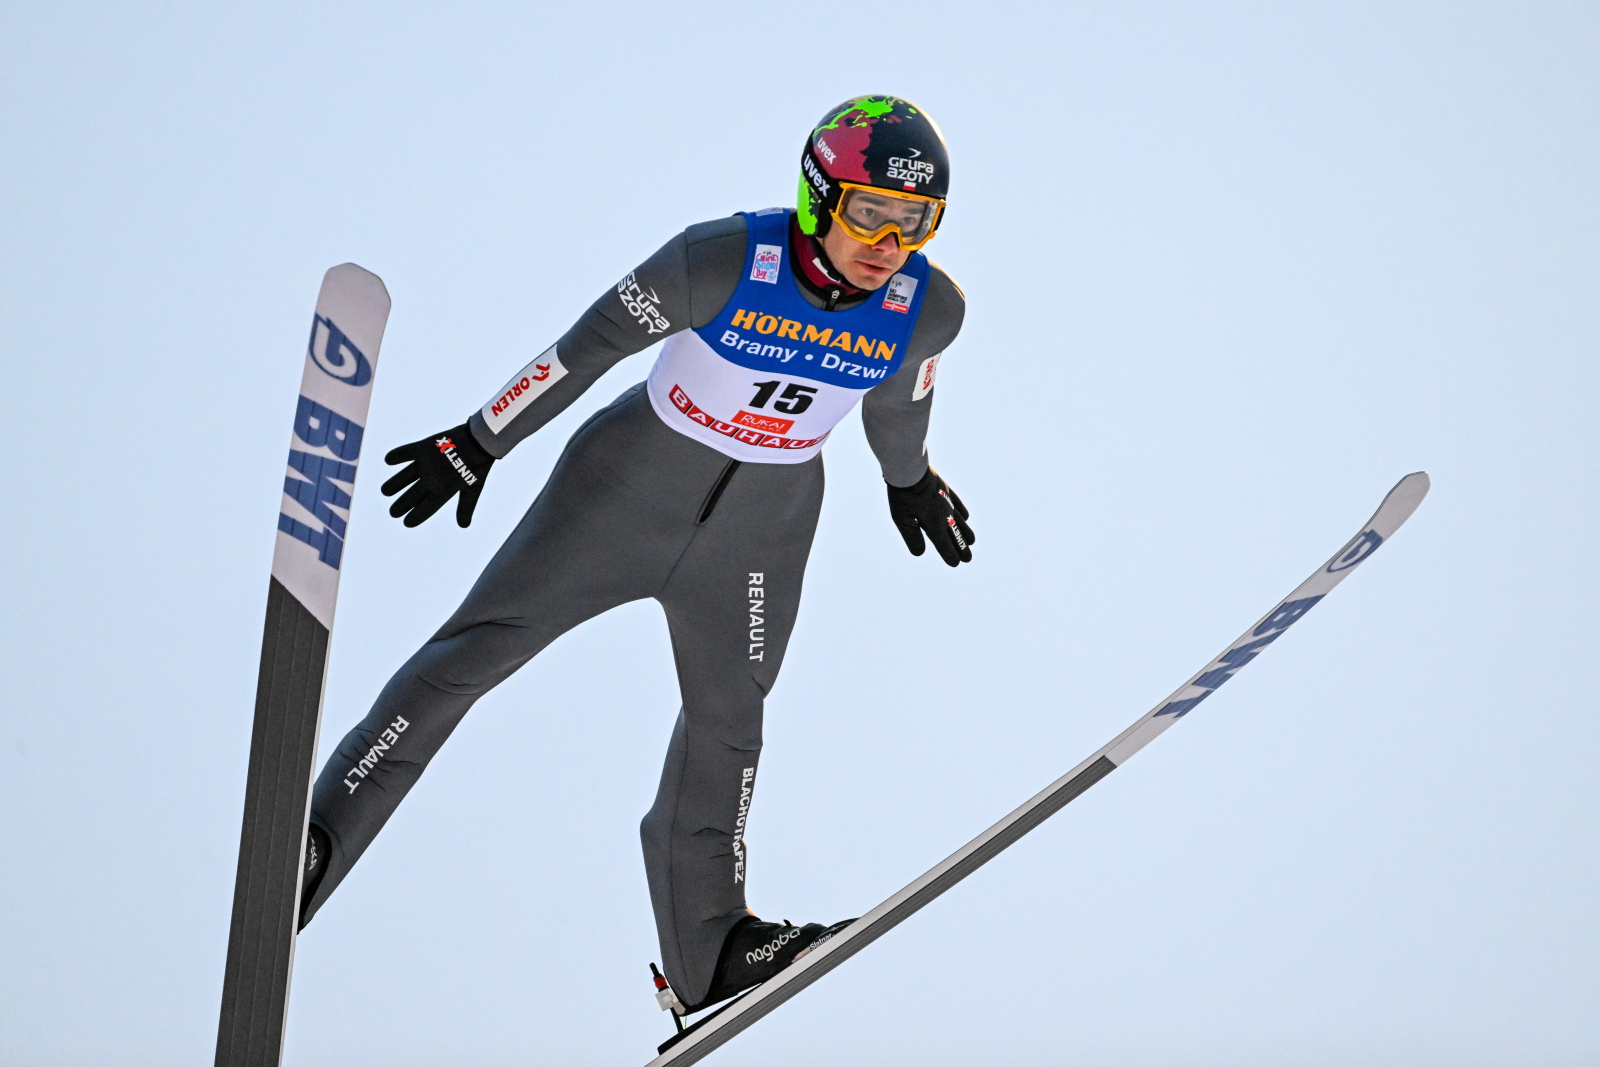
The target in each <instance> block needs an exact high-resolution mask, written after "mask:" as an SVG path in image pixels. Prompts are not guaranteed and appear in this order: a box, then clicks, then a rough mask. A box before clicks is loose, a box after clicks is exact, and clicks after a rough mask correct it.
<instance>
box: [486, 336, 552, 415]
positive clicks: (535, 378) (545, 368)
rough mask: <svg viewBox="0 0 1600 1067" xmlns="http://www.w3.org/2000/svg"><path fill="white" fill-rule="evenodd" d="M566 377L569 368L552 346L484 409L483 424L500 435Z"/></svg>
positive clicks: (513, 379)
mask: <svg viewBox="0 0 1600 1067" xmlns="http://www.w3.org/2000/svg"><path fill="white" fill-rule="evenodd" d="M566 374H567V368H565V367H563V366H562V365H561V360H560V359H559V358H557V356H556V346H555V345H551V346H550V347H549V348H547V349H545V351H544V352H543V353H542V354H541V355H540V356H539V358H537V359H535V360H534V361H533V362H532V363H530V364H528V365H527V366H526V367H523V368H522V369H521V370H520V371H518V372H517V373H516V374H515V375H513V376H512V378H511V380H510V381H509V382H507V383H506V384H505V386H504V388H502V389H501V390H500V392H498V393H496V394H495V396H494V399H493V400H490V401H489V402H488V403H487V404H485V405H483V421H484V422H485V423H486V424H487V425H488V427H489V430H490V432H491V433H499V432H500V431H501V430H503V429H505V427H506V425H507V424H508V423H510V422H511V420H512V419H514V418H516V417H517V416H518V415H520V414H521V413H522V411H523V409H525V408H526V407H527V406H528V405H529V404H531V403H532V402H533V401H534V400H535V399H536V398H537V397H539V396H540V394H542V393H543V392H544V391H545V390H546V389H548V388H550V387H551V386H552V385H554V384H556V383H557V382H559V381H560V380H561V379H562V378H564V377H566Z"/></svg>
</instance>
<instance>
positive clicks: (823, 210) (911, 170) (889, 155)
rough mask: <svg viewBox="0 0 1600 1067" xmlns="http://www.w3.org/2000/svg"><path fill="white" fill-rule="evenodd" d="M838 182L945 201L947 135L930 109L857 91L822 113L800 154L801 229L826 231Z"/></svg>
mask: <svg viewBox="0 0 1600 1067" xmlns="http://www.w3.org/2000/svg"><path fill="white" fill-rule="evenodd" d="M840 182H854V183H856V184H858V185H871V186H874V187H876V188H879V189H892V190H894V191H896V192H914V193H916V194H918V195H919V196H930V197H935V198H937V199H940V200H943V199H945V197H946V196H947V195H948V193H949V188H950V155H949V151H948V150H947V149H946V147H945V143H944V134H942V133H941V132H940V131H939V127H938V124H936V123H935V122H934V121H933V119H931V118H929V117H928V114H927V112H925V111H923V110H922V109H921V108H919V107H917V106H916V105H915V104H912V103H911V102H910V101H908V100H902V99H901V98H900V97H897V96H858V97H855V98H854V99H852V100H846V101H845V102H844V103H842V104H840V105H839V106H838V107H836V108H833V109H832V110H831V111H829V112H828V113H827V114H826V115H824V116H823V118H822V121H821V122H819V123H817V125H816V128H815V129H813V130H812V131H811V136H810V137H808V138H806V146H805V150H804V151H803V152H802V153H801V155H800V192H799V199H798V202H797V204H796V207H797V209H798V212H799V221H800V229H801V231H802V232H804V233H808V234H813V235H820V234H823V233H826V232H827V227H828V221H829V215H830V214H831V213H832V212H833V210H834V209H835V208H836V207H838V206H839V198H840V195H841V193H842V190H841V188H840V185H839V183H840Z"/></svg>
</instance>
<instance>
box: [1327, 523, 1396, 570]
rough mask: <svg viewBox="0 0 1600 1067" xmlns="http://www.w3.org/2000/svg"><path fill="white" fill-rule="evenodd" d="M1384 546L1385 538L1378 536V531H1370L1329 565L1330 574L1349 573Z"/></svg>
mask: <svg viewBox="0 0 1600 1067" xmlns="http://www.w3.org/2000/svg"><path fill="white" fill-rule="evenodd" d="M1381 544H1383V538H1382V537H1379V536H1378V532H1377V531H1376V530H1368V531H1367V532H1366V533H1364V534H1362V535H1361V536H1359V537H1357V538H1356V540H1355V543H1354V544H1352V545H1351V546H1350V547H1349V548H1348V549H1347V550H1346V551H1344V552H1342V553H1340V554H1339V558H1338V559H1336V560H1334V561H1333V562H1332V563H1330V564H1328V573H1329V574H1338V573H1339V572H1340V571H1347V570H1349V569H1350V568H1351V567H1354V566H1355V565H1356V564H1357V563H1360V562H1361V561H1362V560H1364V559H1366V558H1367V557H1368V556H1370V555H1372V554H1373V553H1374V552H1376V551H1378V546H1379V545H1381Z"/></svg>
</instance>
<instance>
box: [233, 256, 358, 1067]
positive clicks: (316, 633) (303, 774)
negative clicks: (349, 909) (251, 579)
mask: <svg viewBox="0 0 1600 1067" xmlns="http://www.w3.org/2000/svg"><path fill="white" fill-rule="evenodd" d="M388 319H389V293H388V290H386V289H385V288H384V285H383V281H382V279H380V278H379V277H378V276H377V275H376V274H372V273H369V272H368V271H365V270H362V269H361V268H360V267H358V266H356V265H355V264H354V263H345V264H342V265H340V266H337V267H334V268H333V269H331V270H329V271H328V273H327V274H326V275H324V276H323V279H322V290H321V292H320V293H318V295H317V309H316V313H315V315H314V316H313V317H312V320H311V339H310V341H309V342H307V345H306V357H305V370H304V372H303V373H302V375H301V378H300V400H299V404H298V406H297V407H296V409H295V416H294V434H293V436H292V437H291V438H290V439H289V465H288V470H287V472H286V476H285V478H284V482H283V502H282V505H281V507H280V509H279V513H278V538H277V545H276V547H275V549H274V550H273V554H272V576H271V578H270V580H269V582H268V586H267V622H266V632H265V635H264V636H263V637H262V641H261V670H260V674H259V675H258V677H257V682H256V710H255V723H254V726H253V727H252V729H251V733H250V764H249V775H248V778H247V779H246V784H245V799H244V826H243V830H242V831H241V833H240V835H239V868H238V874H237V875H236V877H235V880H234V888H233V920H232V924H231V926H230V928H229V931H228V962H227V967H226V969H225V970H224V972H223V984H222V1015H221V1020H220V1022H219V1024H218V1027H217V1058H216V1067H278V1065H279V1063H280V1062H281V1060H282V1056H283V1026H284V1017H285V1015H286V1013H287V1011H288V1006H289V976H290V971H291V969H292V968H293V966H294V940H295V932H296V928H297V926H298V922H297V920H298V917H299V915H300V868H301V864H302V863H303V862H304V860H303V850H304V848H305V840H306V824H307V821H308V819H309V817H310V805H311V783H312V775H313V772H314V770H315V763H314V761H315V759H316V755H317V731H318V728H319V727H320V725H321V719H322V688H323V682H324V680H325V679H326V677H327V665H328V639H329V636H330V633H331V632H332V630H333V608H334V601H335V600H336V599H337V597H338V594H339V567H340V564H341V563H342V562H343V560H344V542H345V534H346V528H347V524H348V523H349V521H350V504H351V495H352V493H353V492H354V491H355V480H356V464H357V462H358V460H359V459H360V456H361V437H362V432H363V427H364V426H365V424H366V421H367V406H368V404H369V403H370V402H371V400H372V376H373V372H374V371H375V370H376V368H377V362H378V346H379V344H380V343H381V342H382V341H383V328H384V325H385V323H387V321H388Z"/></svg>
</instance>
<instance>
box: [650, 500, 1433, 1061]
mask: <svg viewBox="0 0 1600 1067" xmlns="http://www.w3.org/2000/svg"><path fill="white" fill-rule="evenodd" d="M1429 487H1430V483H1429V480H1428V475H1427V474H1426V473H1425V472H1421V471H1419V472H1417V473H1416V474H1408V475H1406V476H1405V477H1404V478H1402V479H1400V481H1399V482H1398V483H1397V484H1396V485H1395V487H1394V488H1393V489H1391V490H1390V491H1389V494H1388V495H1387V496H1385V497H1384V498H1383V503H1382V504H1380V505H1379V506H1378V510H1377V511H1376V512H1374V513H1373V515H1372V518H1371V519H1369V520H1367V523H1366V525H1365V526H1363V527H1362V528H1361V530H1360V532H1359V533H1357V534H1356V535H1355V536H1354V537H1352V538H1351V539H1350V540H1349V541H1347V542H1345V545H1344V547H1343V548H1341V549H1339V551H1338V552H1335V553H1334V554H1333V557H1332V558H1331V559H1329V560H1328V562H1327V563H1325V564H1324V565H1323V566H1321V567H1319V568H1318V569H1317V571H1316V572H1315V573H1314V574H1312V575H1311V577H1310V578H1307V579H1306V580H1305V581H1304V582H1301V583H1300V585H1299V586H1297V587H1296V588H1295V590H1294V592H1292V593H1290V594H1289V595H1288V596H1286V597H1284V598H1283V599H1282V600H1280V601H1279V602H1278V604H1277V606H1276V607H1274V608H1273V609H1272V610H1271V611H1269V612H1267V613H1266V614H1265V615H1263V616H1262V617H1261V619H1260V620H1259V621H1257V623H1256V624H1255V625H1254V626H1252V627H1250V629H1248V630H1246V631H1245V632H1244V633H1243V634H1241V635H1240V636H1239V638H1238V640H1236V641H1234V642H1233V643H1232V644H1230V645H1229V646H1228V647H1227V648H1225V649H1224V650H1223V651H1222V653H1221V655H1219V656H1217V657H1216V658H1215V659H1213V660H1212V661H1211V662H1210V663H1208V664H1206V666H1204V667H1202V668H1201V669H1200V670H1199V671H1198V672H1197V673H1196V674H1195V675H1194V677H1192V678H1190V679H1189V680H1188V681H1187V682H1185V683H1184V684H1183V685H1181V686H1179V687H1178V688H1177V690H1175V691H1174V692H1173V693H1172V695H1171V696H1169V697H1168V698H1167V699H1166V700H1163V701H1162V702H1161V703H1159V704H1157V705H1156V706H1155V707H1154V708H1151V709H1150V710H1149V711H1148V712H1146V713H1145V714H1144V715H1143V716H1141V717H1140V718H1139V720H1138V721H1137V722H1135V723H1134V724H1133V725H1132V726H1130V727H1128V728H1127V729H1126V730H1124V731H1123V732H1122V733H1120V734H1118V735H1117V736H1116V737H1115V738H1114V739H1113V740H1112V741H1111V742H1110V743H1109V744H1107V745H1106V746H1105V747H1103V748H1101V749H1100V750H1099V751H1098V752H1096V753H1095V754H1094V755H1092V756H1090V757H1089V758H1088V759H1086V760H1084V761H1083V762H1082V763H1080V764H1078V765H1077V766H1076V767H1074V768H1072V770H1070V771H1068V772H1067V773H1066V774H1064V775H1062V776H1061V777H1060V778H1058V779H1056V780H1055V781H1054V782H1052V783H1051V784H1050V785H1049V786H1047V787H1046V788H1045V789H1044V790H1043V791H1041V792H1039V793H1038V794H1036V795H1035V796H1033V797H1032V798H1030V799H1029V800H1028V801H1027V802H1026V803H1024V804H1023V805H1022V806H1021V807H1019V808H1017V809H1016V810H1015V811H1013V812H1012V813H1011V814H1009V815H1007V816H1006V817H1005V818H1003V819H1001V820H1000V821H999V822H997V823H995V824H994V825H993V826H991V827H989V828H988V829H987V830H985V831H984V832H983V833H981V834H979V835H978V836H977V837H975V838H973V839H972V840H971V841H969V842H967V843H966V844H965V845H963V846H961V848H959V849H957V850H956V851H955V852H954V853H952V854H951V855H950V856H948V857H946V858H945V860H944V861H943V862H942V863H940V864H938V865H937V866H936V867H934V868H933V869H932V870H930V871H928V872H927V873H926V874H924V875H922V876H921V877H920V878H918V879H917V880H916V881H914V882H912V883H911V884H910V885H908V886H906V887H905V888H904V889H902V890H900V891H899V892H898V893H896V894H895V895H894V896H892V897H890V898H889V899H888V900H886V901H884V902H883V903H882V904H880V905H878V906H877V907H876V908H874V909H872V910H871V911H869V912H868V913H867V914H865V915H863V916H862V917H861V918H859V919H857V920H856V921H855V922H853V923H851V924H850V925H849V926H847V927H845V928H844V929H843V930H842V931H840V932H839V934H838V935H837V936H835V937H833V938H832V939H831V940H829V941H828V942H827V943H826V944H824V945H822V946H820V947H819V948H818V949H817V950H816V951H814V952H811V953H808V954H806V955H805V956H804V957H802V958H800V959H797V960H796V961H795V962H794V963H793V964H791V965H790V966H788V967H786V968H785V969H783V970H782V971H779V972H778V973H777V974H776V975H775V976H773V977H772V978H771V979H769V980H768V981H766V982H765V983H763V984H762V985H759V986H757V987H756V988H755V989H753V990H751V991H750V992H749V993H746V994H745V995H744V996H743V997H742V998H741V999H739V1000H738V1001H735V1002H734V1003H732V1004H731V1005H728V1006H727V1007H726V1009H725V1010H723V1011H722V1012H721V1015H720V1016H719V1017H718V1018H717V1019H714V1020H707V1021H706V1025H705V1026H700V1027H698V1028H697V1029H695V1030H694V1032H693V1033H689V1032H688V1031H687V1030H686V1031H685V1034H684V1036H683V1038H682V1040H680V1041H676V1042H675V1043H674V1044H672V1046H671V1047H670V1048H667V1049H666V1050H665V1051H664V1052H662V1054H661V1055H659V1056H657V1057H656V1058H655V1059H653V1060H651V1061H650V1063H649V1064H648V1065H647V1067H667V1064H673V1065H675V1067H687V1065H688V1064H691V1063H697V1062H699V1061H700V1060H701V1059H704V1058H705V1057H706V1056H707V1055H709V1054H710V1053H712V1052H713V1051H715V1050H716V1049H718V1048H720V1047H721V1046H722V1045H724V1044H726V1043H727V1042H728V1041H730V1040H731V1039H732V1038H734V1037H735V1036H737V1035H738V1034H739V1033H741V1032H742V1031H744V1030H745V1029H747V1028H748V1027H749V1026H751V1025H752V1024H753V1023H755V1022H756V1021H757V1020H759V1019H761V1018H762V1017H763V1016H765V1015H766V1014H767V1013H769V1012H771V1011H772V1010H773V1009H775V1008H777V1007H778V1006H779V1005H781V1004H783V1003H784V1002H785V1001H787V1000H789V998H791V997H793V996H794V995H795V994H797V993H799V992H800V991H801V990H802V989H804V988H806V987H807V986H809V985H810V984H811V983H812V982H815V981H816V980H817V979H819V978H821V977H822V976H823V975H825V974H827V973H828V972H829V971H831V970H833V969H834V968H835V967H837V966H839V965H840V964H841V963H843V962H844V961H845V960H847V959H849V958H850V957H851V956H854V955H855V954H856V953H857V952H860V951H861V950H862V949H864V948H866V947H867V946H868V945H870V944H871V943H872V942H874V941H876V940H877V939H878V938H880V937H882V936H883V935H884V934H886V933H888V932H889V931H890V930H892V929H894V927H896V926H898V925H899V924H900V923H902V922H904V921H905V920H906V919H908V918H910V917H911V916H912V915H914V914H915V913H916V912H918V911H920V910H921V909H922V908H924V907H926V906H927V905H928V904H929V903H930V902H931V901H933V900H935V899H936V898H938V897H939V896H940V895H942V894H943V893H944V892H945V891H946V890H948V889H949V888H950V887H951V886H953V885H955V884H956V883H957V882H959V881H961V880H962V879H963V878H965V877H967V875H969V874H971V873H972V872H973V871H975V870H977V869H978V868H979V867H982V866H983V865H984V864H985V863H988V862H989V861H990V860H991V859H993V858H994V857H995V856H998V855H999V854H1000V853H1001V852H1003V851H1005V850H1006V849H1007V848H1009V847H1010V846H1011V845H1013V844H1015V843H1016V842H1017V841H1018V840H1020V839H1021V838H1022V837H1023V835H1025V834H1027V833H1028V831H1030V830H1032V829H1033V828H1034V827H1036V826H1038V825H1039V824H1040V823H1042V822H1044V821H1045V820H1046V819H1048V818H1049V817H1050V816H1051V815H1054V814H1055V813H1056V812H1058V811H1060V810H1061V809H1062V808H1064V807H1066V806H1067V805H1068V804H1069V803H1071V802H1072V801H1074V800H1076V799H1077V798H1078V797H1080V796H1082V795H1083V794H1084V793H1085V792H1087V791H1088V790H1089V789H1090V787H1092V786H1093V785H1094V784H1095V783H1097V782H1099V781H1100V780H1101V779H1103V778H1105V777H1106V776H1107V775H1109V774H1110V773H1111V772H1112V771H1114V770H1116V769H1117V768H1118V767H1119V766H1121V765H1122V764H1123V763H1126V762H1127V761H1128V760H1129V759H1131V758H1132V757H1133V755H1134V754H1135V753H1137V752H1138V751H1139V750H1140V749H1141V748H1143V747H1144V746H1145V745H1148V744H1149V743H1150V742H1151V741H1153V740H1155V739H1156V738H1157V737H1159V736H1160V735H1161V734H1162V733H1164V732H1165V731H1166V730H1167V729H1169V728H1170V727H1171V726H1172V724H1173V723H1175V722H1177V721H1178V720H1179V719H1181V718H1183V716H1185V715H1187V714H1188V713H1189V712H1190V711H1193V710H1194V708H1195V707H1196V706H1197V705H1199V704H1200V702H1201V701H1203V700H1204V699H1205V698H1206V697H1208V696H1210V695H1211V694H1212V693H1214V692H1216V690H1217V688H1218V687H1219V686H1221V685H1222V684H1223V683H1224V682H1226V681H1227V680H1228V679H1229V678H1232V677H1233V676H1234V674H1236V673H1237V672H1238V671H1239V670H1240V669H1241V668H1243V667H1244V666H1245V664H1247V663H1249V662H1250V661H1251V660H1253V659H1254V658H1255V657H1256V656H1258V655H1260V654H1261V652H1262V651H1263V650H1264V649H1265V648H1266V647H1267V646H1268V645H1270V644H1271V643H1272V642H1274V641H1276V640H1277V639H1278V637H1280V636H1281V635H1282V634H1283V633H1284V631H1286V630H1287V629H1288V628H1289V627H1290V626H1292V625H1294V623H1295V622H1297V621H1299V619H1300V618H1301V617H1302V616H1304V615H1305V613H1306V612H1308V611H1310V610H1311V609H1312V608H1313V607H1315V606H1316V605H1317V603H1318V602H1320V601H1321V600H1322V598H1323V597H1325V596H1327V595H1328V594H1329V593H1331V592H1332V591H1333V590H1334V588H1335V587H1337V586H1338V585H1339V583H1340V582H1342V581H1344V580H1345V579H1346V578H1348V577H1349V576H1350V574H1351V573H1352V572H1353V571H1354V570H1355V569H1356V568H1357V567H1358V566H1360V565H1361V564H1362V563H1364V562H1365V561H1366V559H1367V557H1369V556H1371V555H1372V553H1373V552H1375V551H1377V549H1378V547H1379V546H1380V545H1382V544H1383V543H1384V542H1385V541H1386V540H1388V539H1389V538H1390V537H1391V536H1393V534H1394V532H1395V531H1396V530H1398V529H1399V528H1400V527H1401V525H1402V524H1404V523H1405V521H1406V520H1407V519H1409V518H1410V517H1411V515H1412V513H1413V512H1415V511H1416V510H1417V507H1418V506H1419V505H1420V504H1421V503H1422V499H1423V497H1425V496H1427V495H1428V489H1429Z"/></svg>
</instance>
